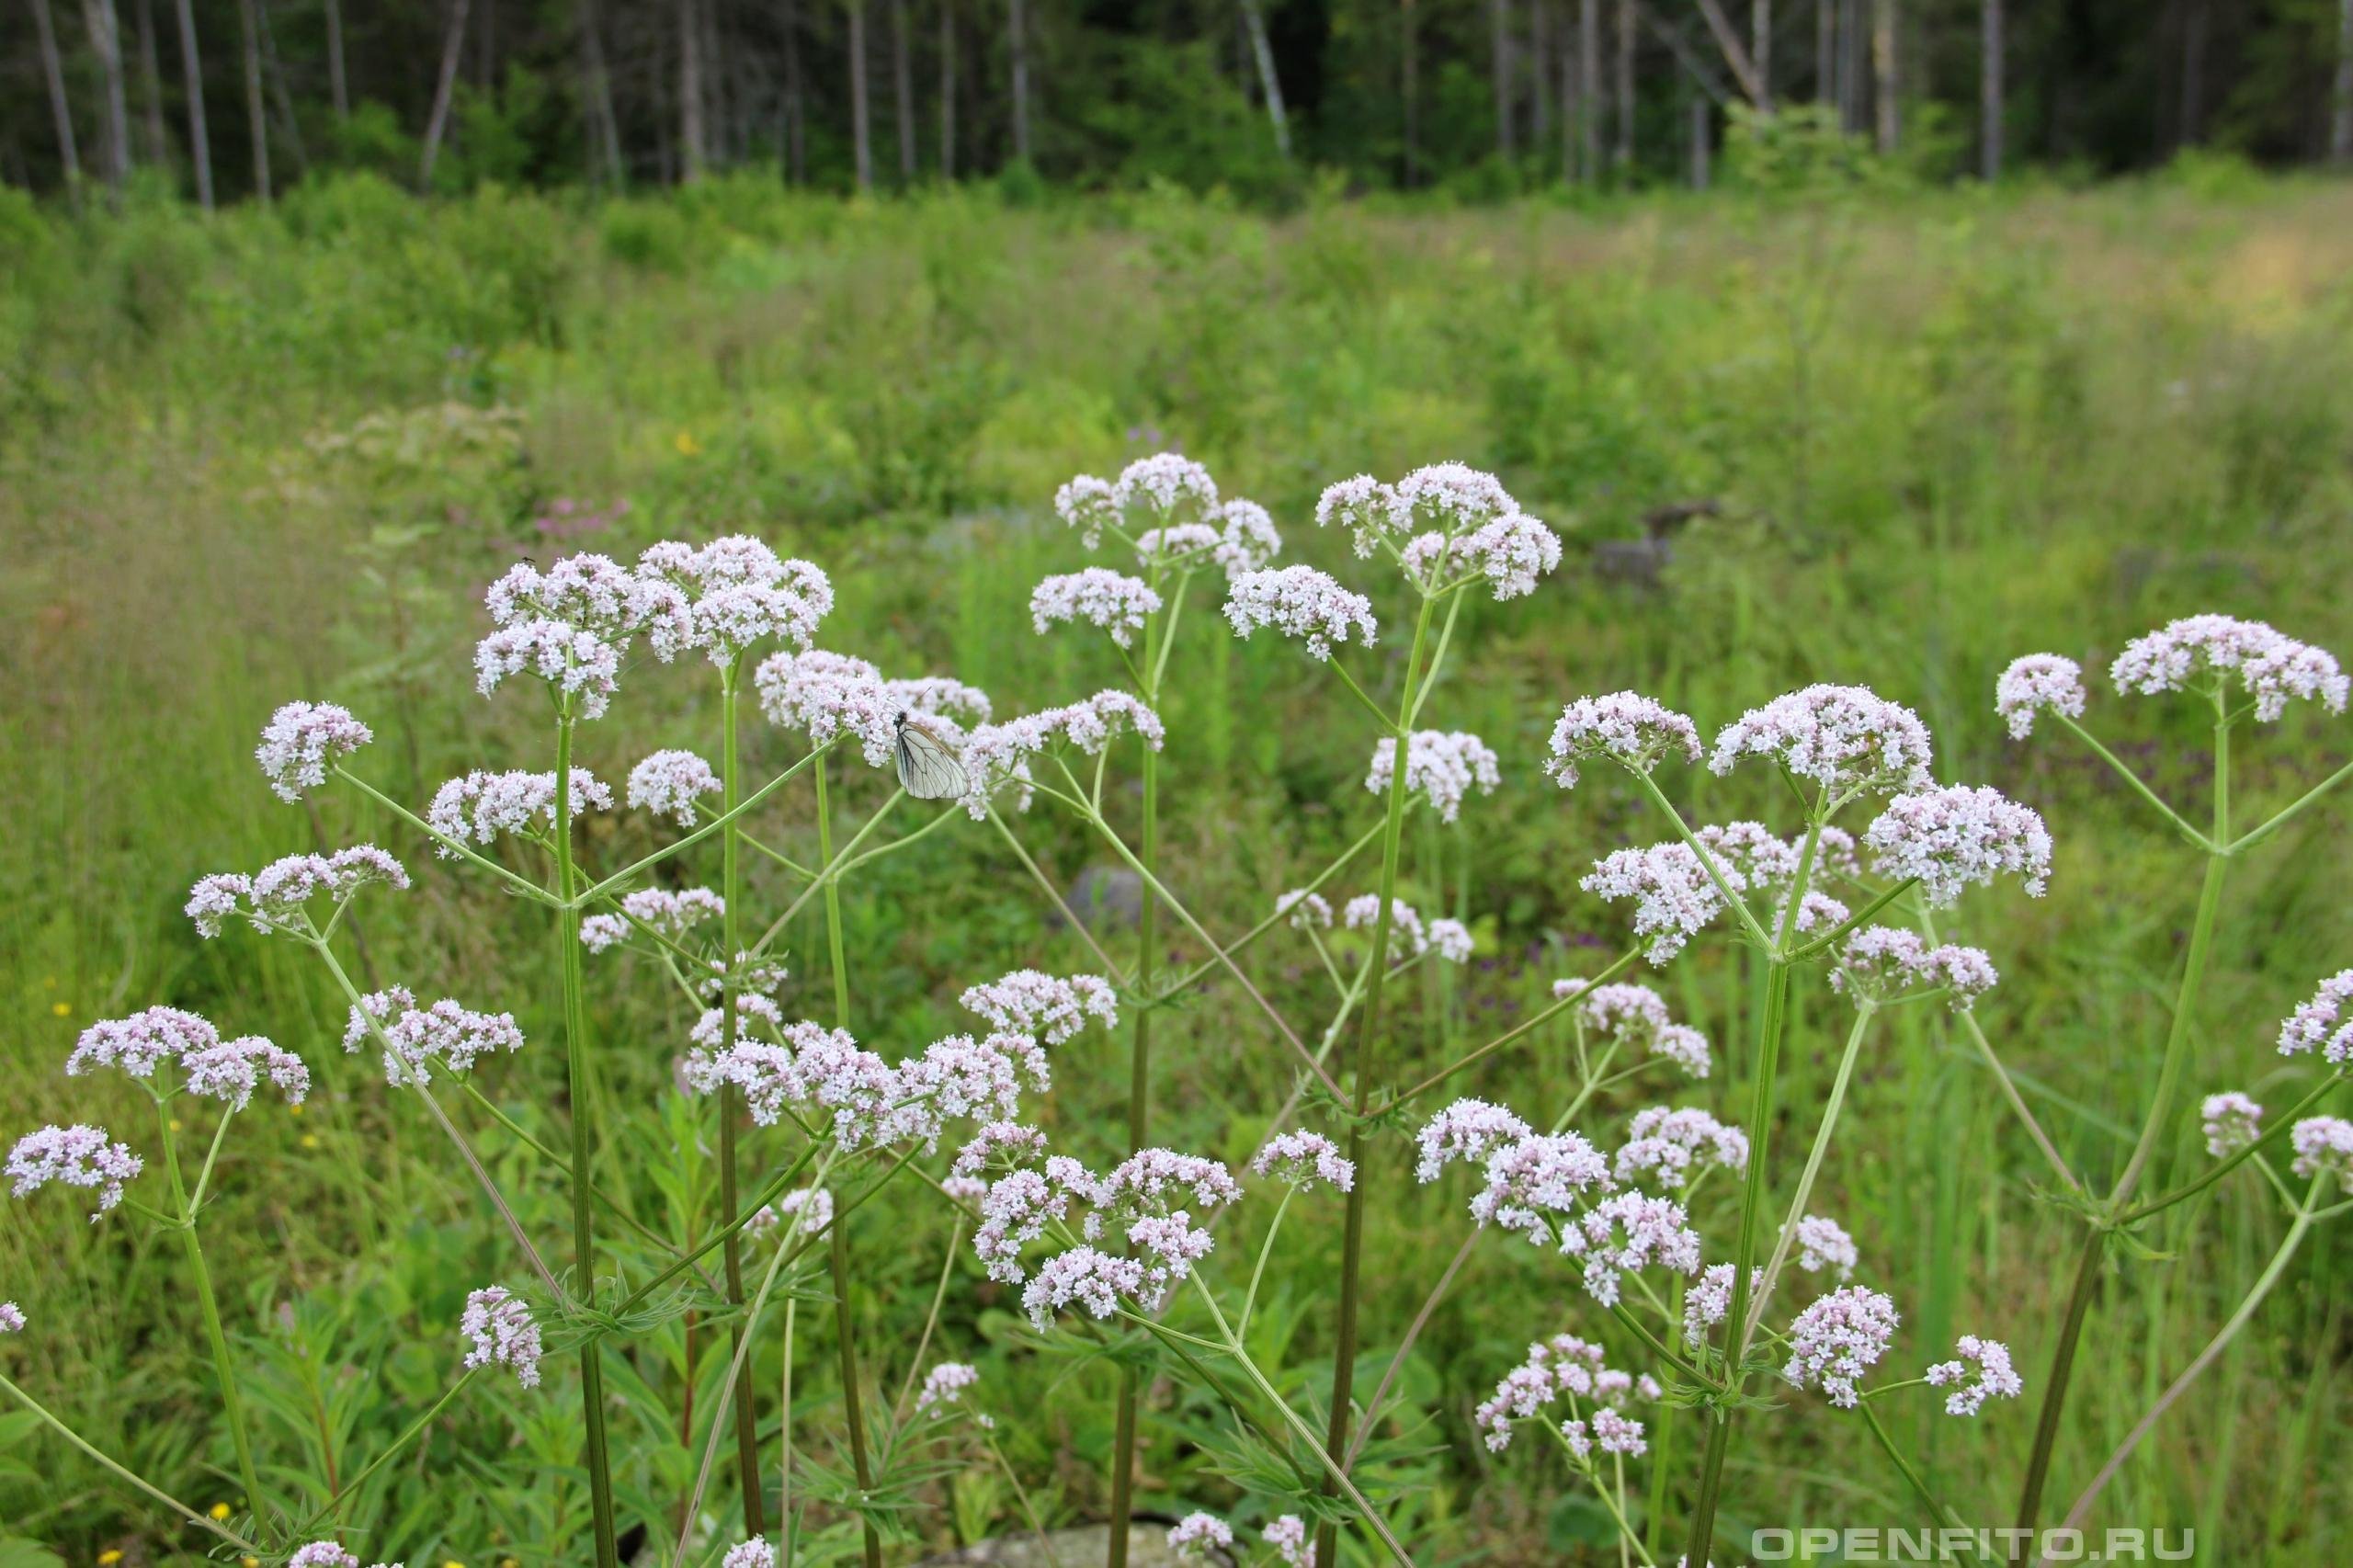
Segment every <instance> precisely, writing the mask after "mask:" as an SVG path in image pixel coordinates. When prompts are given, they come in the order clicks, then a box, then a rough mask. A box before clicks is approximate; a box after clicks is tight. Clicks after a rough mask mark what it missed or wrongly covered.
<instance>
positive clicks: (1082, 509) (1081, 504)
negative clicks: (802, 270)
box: [1054, 452, 1218, 550]
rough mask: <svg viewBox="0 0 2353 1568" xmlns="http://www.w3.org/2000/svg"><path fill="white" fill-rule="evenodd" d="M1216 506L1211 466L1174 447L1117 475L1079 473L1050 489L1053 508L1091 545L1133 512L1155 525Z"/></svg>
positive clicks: (1209, 512)
mask: <svg viewBox="0 0 2353 1568" xmlns="http://www.w3.org/2000/svg"><path fill="white" fill-rule="evenodd" d="M1217 511H1218V497H1217V481H1215V480H1214V479H1211V477H1210V471H1209V470H1207V469H1205V468H1203V467H1202V466H1201V465H1200V464H1199V463H1197V462H1195V461H1193V460H1191V459H1190V458H1188V457H1185V456H1183V455H1182V454H1180V453H1177V452H1154V454H1152V455H1151V456H1150V457H1144V458H1138V459H1137V460H1135V461H1133V462H1131V463H1130V464H1129V465H1128V466H1127V467H1126V468H1124V469H1121V470H1120V477H1119V478H1118V479H1116V480H1104V479H1098V478H1097V477H1096V476H1095V475H1093V474H1091V473H1082V474H1078V475H1076V476H1075V477H1074V478H1072V479H1070V480H1068V481H1066V482H1065V483H1063V486H1062V487H1061V488H1060V489H1058V490H1056V491H1055V492H1054V512H1055V514H1056V515H1057V516H1058V517H1061V518H1062V520H1063V523H1064V524H1065V525H1067V526H1068V527H1071V528H1076V529H1078V530H1079V540H1080V542H1081V543H1083V544H1085V545H1086V548H1087V549H1089V550H1093V549H1094V548H1095V547H1096V546H1097V545H1098V544H1100V543H1102V542H1103V530H1104V529H1105V528H1112V529H1115V530H1116V529H1118V528H1119V527H1120V522H1121V519H1122V518H1124V517H1128V516H1130V515H1131V514H1134V515H1141V516H1142V517H1150V518H1152V519H1154V521H1155V523H1156V525H1157V529H1167V528H1172V527H1180V526H1183V525H1184V524H1186V523H1187V522H1188V521H1191V522H1195V523H1199V522H1201V521H1204V520H1206V519H1208V518H1211V517H1214V516H1215V515H1216V514H1217Z"/></svg>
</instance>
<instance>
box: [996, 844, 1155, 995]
mask: <svg viewBox="0 0 2353 1568" xmlns="http://www.w3.org/2000/svg"><path fill="white" fill-rule="evenodd" d="M989 824H990V825H991V826H993V827H995V829H996V831H997V834H998V836H1000V837H1002V838H1003V839H1004V840H1005V842H1006V847H1007V848H1009V849H1011V850H1012V851H1013V854H1014V858H1016V859H1017V860H1019V861H1020V862H1021V867H1022V869H1024V870H1026V871H1028V872H1029V880H1030V881H1034V882H1036V883H1037V884H1038V887H1039V890H1040V892H1043V893H1044V894H1045V895H1046V896H1047V897H1048V898H1049V899H1051V900H1052V901H1053V905H1054V908H1055V909H1056V910H1057V911H1058V912H1059V913H1060V914H1061V915H1062V917H1063V925H1065V926H1069V927H1070V928H1071V929H1072V930H1073V931H1075V932H1076V933H1078V939H1079V940H1080V941H1082V942H1085V943H1086V946H1087V949H1088V950H1089V951H1090V952H1092V953H1093V954H1094V955H1095V961H1096V962H1097V963H1099V964H1101V965H1102V966H1103V972H1104V973H1105V974H1106V975H1108V977H1109V978H1110V981H1111V983H1112V984H1113V985H1116V986H1119V987H1120V988H1121V989H1123V990H1124V989H1126V987H1127V983H1128V982H1127V977H1126V975H1125V974H1124V973H1123V972H1122V971H1120V966H1119V965H1118V964H1116V963H1114V962H1112V961H1111V955H1110V954H1108V953H1107V952H1105V951H1104V950H1103V944H1102V943H1100V942H1097V940H1096V939H1095V933H1094V932H1093V931H1091V930H1089V929H1087V926H1086V921H1084V920H1081V919H1080V918H1079V917H1078V912H1077V911H1076V910H1074V909H1073V908H1071V906H1070V903H1069V901H1068V900H1066V899H1064V898H1063V894H1062V890H1061V889H1060V888H1058V887H1056V886H1054V883H1053V880H1052V879H1051V878H1050V877H1048V876H1047V875H1046V873H1045V872H1044V871H1043V870H1041V869H1039V865H1038V862H1037V861H1035V860H1033V859H1031V858H1030V857H1029V850H1027V849H1025V848H1023V847H1022V846H1021V840H1020V839H1018V838H1017V837H1015V836H1014V833H1013V829H1012V828H1010V827H1008V826H1006V821H1005V819H1004V818H1003V817H1001V816H999V815H997V813H996V812H994V811H992V812H989Z"/></svg>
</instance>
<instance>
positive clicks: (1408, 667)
mask: <svg viewBox="0 0 2353 1568" xmlns="http://www.w3.org/2000/svg"><path fill="white" fill-rule="evenodd" d="M1430 608H1431V602H1430V601H1429V600H1428V599H1427V598H1426V599H1424V600H1423V601H1422V607H1421V610H1420V613H1418V614H1417V615H1416V616H1415V618H1414V642H1413V646H1412V647H1411V648H1410V649H1408V650H1407V652H1406V654H1405V684H1404V691H1403V693H1402V694H1401V697H1400V699H1399V702H1398V710H1397V717H1396V719H1394V720H1393V721H1392V722H1391V725H1390V731H1389V733H1390V735H1391V737H1392V741H1393V743H1394V744H1395V747H1396V752H1395V756H1393V757H1392V762H1393V763H1394V765H1395V766H1393V767H1391V768H1390V770H1389V805H1388V812H1387V815H1386V816H1385V817H1384V818H1383V819H1382V823H1381V881H1380V888H1379V892H1378V894H1377V896H1378V898H1379V899H1380V907H1379V908H1378V910H1377V911H1376V912H1375V913H1374V915H1373V921H1372V959H1371V964H1372V975H1371V980H1370V983H1369V984H1368V985H1367V986H1366V988H1365V999H1364V1006H1362V1007H1361V1008H1360V1009H1359V1010H1358V1014H1357V1038H1356V1050H1355V1061H1354V1063H1353V1075H1354V1076H1355V1079H1356V1087H1355V1097H1356V1112H1357V1115H1356V1119H1355V1120H1354V1121H1352V1122H1351V1123H1350V1124H1349V1127H1348V1159H1349V1162H1350V1163H1351V1164H1353V1165H1355V1166H1356V1172H1357V1179H1356V1184H1355V1185H1354V1186H1353V1187H1349V1188H1348V1201H1347V1218H1346V1219H1345V1221H1343V1226H1342V1230H1341V1233H1340V1315H1339V1324H1338V1328H1337V1331H1336V1338H1335V1342H1334V1346H1333V1351H1332V1402H1331V1407H1330V1409H1331V1435H1330V1437H1328V1438H1327V1440H1326V1441H1325V1443H1324V1449H1326V1450H1327V1451H1328V1452H1330V1453H1335V1454H1338V1453H1345V1452H1347V1447H1348V1423H1349V1420H1350V1417H1351V1416H1352V1415H1354V1414H1355V1412H1354V1408H1353V1406H1352V1404H1351V1403H1350V1401H1351V1396H1352V1394H1353V1392H1354V1388H1355V1383H1356V1361H1357V1312H1358V1295H1359V1293H1360V1291H1359V1286H1360V1279H1359V1275H1360V1273H1361V1271H1362V1267H1363V1258H1364V1214H1365V1193H1366V1190H1367V1189H1368V1188H1370V1187H1371V1186H1372V1169H1371V1165H1370V1162H1369V1161H1368V1160H1367V1159H1366V1157H1365V1121H1364V1113H1365V1111H1366V1110H1367V1109H1368V1108H1370V1104H1371V1096H1372V1075H1373V1067H1374V1062H1373V1054H1372V1052H1373V1044H1374V1041H1375V1039H1376V1038H1377V1037H1378V1035H1379V1034H1380V1032H1381V1000H1382V995H1383V992H1384V990H1385V986H1384V982H1385V981H1386V980H1387V979H1388V954H1389V926H1390V908H1391V905H1392V904H1393V903H1395V902H1396V898H1397V861H1398V856H1399V849H1400V844H1401V841H1402V840H1403V839H1404V828H1405V777H1406V774H1407V772H1408V771H1409V770H1408V768H1407V767H1406V766H1405V763H1406V756H1407V752H1408V750H1409V737H1410V733H1411V732H1410V731H1409V730H1408V729H1407V727H1406V724H1405V720H1406V718H1407V716H1409V715H1410V714H1411V713H1412V712H1413V711H1414V694H1415V673H1416V672H1417V671H1418V670H1419V668H1420V666H1421V662H1422V649H1423V645H1424V643H1425V642H1426V641H1427V638H1428V636H1429V629H1430ZM1318 1070H1319V1072H1320V1071H1321V1069H1320V1067H1319V1069H1318ZM1283 1408H1284V1411H1285V1413H1286V1414H1289V1412H1290V1406H1289V1405H1285V1406H1284V1407H1283ZM1335 1479H1336V1480H1337V1481H1338V1482H1339V1483H1341V1484H1343V1485H1346V1484H1347V1476H1346V1474H1345V1473H1342V1474H1338V1475H1336V1477H1335ZM1324 1494H1325V1495H1326V1496H1329V1495H1331V1494H1332V1483H1331V1482H1328V1481H1327V1482H1326V1483H1324ZM1375 1522H1376V1523H1377V1522H1378V1521H1377V1520H1376V1521H1375ZM1338 1541H1339V1531H1338V1529H1337V1528H1336V1527H1335V1526H1334V1525H1332V1524H1330V1523H1328V1522H1325V1523H1319V1524H1318V1525H1317V1526H1316V1529H1315V1561H1317V1562H1338V1561H1339V1558H1338V1556H1337V1555H1336V1552H1337V1549H1338Z"/></svg>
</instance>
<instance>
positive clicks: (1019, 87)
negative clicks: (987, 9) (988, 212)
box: [1005, 0, 1029, 164]
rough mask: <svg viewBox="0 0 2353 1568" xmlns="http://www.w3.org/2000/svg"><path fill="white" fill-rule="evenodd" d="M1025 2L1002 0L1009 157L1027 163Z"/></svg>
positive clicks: (1027, 25) (1027, 58) (1027, 85)
mask: <svg viewBox="0 0 2353 1568" xmlns="http://www.w3.org/2000/svg"><path fill="white" fill-rule="evenodd" d="M1025 10H1026V6H1025V0H1006V10H1005V29H1006V40H1005V41H1006V53H1007V54H1008V55H1009V56H1011V58H1012V62H1013V155H1014V156H1015V157H1017V158H1018V159H1020V160H1021V161H1022V162H1023V163H1025V164H1026V163H1028V162H1029V17H1028V16H1027V15H1026V14H1025Z"/></svg>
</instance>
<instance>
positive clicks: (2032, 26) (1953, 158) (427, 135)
mask: <svg viewBox="0 0 2353 1568" xmlns="http://www.w3.org/2000/svg"><path fill="white" fill-rule="evenodd" d="M0 82H5V84H6V91H5V92H0V179H5V180H6V182H7V183H9V184H12V185H16V186H18V187H27V188H30V189H33V190H36V191H40V192H71V193H73V194H74V196H75V197H76V198H77V199H78V197H79V195H80V193H81V192H82V190H83V189H84V188H85V187H91V186H99V187H121V186H123V185H125V184H127V183H130V182H132V181H134V180H142V179H143V180H145V181H147V182H148V183H150V184H155V185H161V186H163V187H165V188H168V189H170V190H172V191H175V192H176V193H178V194H180V195H183V196H185V197H187V198H188V199H193V200H197V201H199V202H201V203H202V204H203V205H205V206H207V207H210V206H212V205H215V204H217V203H220V202H225V201H230V200H235V199H248V198H255V197H258V198H261V199H268V198H270V197H271V196H272V195H274V194H282V193H283V192H284V191H285V190H286V189H287V188H288V187H290V186H292V185H294V184H297V183H299V182H301V180H302V179H304V178H305V177H307V176H310V175H311V174H313V173H314V172H319V171H323V170H343V171H351V170H364V171H368V172H371V173H374V174H377V175H381V176H386V177H389V178H392V179H395V180H397V181H399V182H400V183H402V184H404V185H408V186H411V187H417V188H423V189H428V190H435V189H438V190H455V189H465V188H471V187H476V186H480V185H483V184H499V185H505V186H526V185H528V186H540V187H545V186H554V185H563V184H572V183H594V184H597V185H600V186H604V187H621V186H645V185H655V184H659V185H671V184H679V183H688V182H692V181H694V180H697V179H699V178H701V177H704V176H708V175H709V174H710V173H711V172H713V171H717V170H722V169H727V168H738V167H759V168H763V169H766V170H767V171H770V172H771V173H773V174H774V175H775V176H776V177H778V178H780V179H782V180H785V181H788V182H790V183H791V184H794V185H801V186H807V187H814V188H818V189H830V190H835V191H846V190H849V189H852V188H881V189H887V188H893V187H911V186H915V185H918V184H924V183H931V182H938V181H942V180H968V179H972V178H976V177H989V178H996V179H1001V180H1006V181H1009V182H1011V183H1012V185H1013V186H1014V187H1016V188H1017V189H1019V188H1026V187H1029V186H1032V185H1037V184H1041V183H1051V184H1053V185H1064V186H1073V187H1086V188H1100V187H1133V186H1136V185H1140V184H1142V183H1144V182H1146V181H1148V180H1151V179H1154V178H1159V179H1165V180H1172V181H1175V182H1176V183H1179V184H1182V185H1184V186H1187V187H1191V188H1193V189H1196V190H1204V189H1208V188H1210V187H1225V188H1227V189H1229V190H1232V191H1233V192H1235V193H1236V194H1238V195H1241V196H1243V197H1245V199H1252V200H1256V201H1265V202H1273V203H1277V204H1280V203H1284V202H1287V201H1290V200H1292V199H1296V198H1297V197H1298V196H1299V195H1300V194H1301V193H1302V192H1303V191H1304V190H1306V189H1307V188H1308V187H1310V186H1311V185H1312V184H1313V183H1315V182H1316V181H1318V180H1321V181H1324V182H1325V183H1329V184H1335V185H1337V186H1338V187H1341V188H1343V189H1381V188H1416V189H1419V188H1431V189H1437V190H1439V191H1443V192H1447V193H1450V194H1452V195H1454V196H1457V197H1459V198H1461V199H1498V198H1503V197H1507V196H1510V195H1514V194H1519V193H1523V192H1526V191H1529V190H1532V189H1538V188H1541V187H1547V186H1558V185H1584V186H1608V187H1620V188H1622V187H1630V186H1643V185H1661V184H1670V183H1687V184H1693V185H1700V186H1704V185H1707V184H1708V183H1710V181H1711V177H1715V176H1716V172H1717V171H1716V168H1715V161H1716V154H1717V153H1719V152H1720V151H1721V149H1722V146H1723V144H1724V142H1725V140H1726V138H1727V136H1728V135H1729V134H1731V133H1732V132H1733V131H1735V130H1736V129H1737V128H1738V126H1739V125H1740V124H1742V123H1745V122H1761V123H1766V124H1772V123H1777V122H1782V121H1786V122H1788V123H1791V124H1794V125H1796V126H1798V127H1800V128H1802V130H1804V131H1806V132H1807V133H1808V134H1809V135H1811V136H1813V137H1815V138H1817V139H1821V138H1836V139H1839V140H1841V141H1843V142H1845V143H1846V144H1847V145H1848V146H1849V147H1850V148H1851V149H1852V151H1853V153H1855V154H1856V155H1857V156H1858V157H1860V156H1862V155H1865V154H1867V153H1876V154H1877V155H1878V156H1880V157H1881V158H1882V159H1884V160H1887V161H1888V162H1890V163H1891V164H1893V165H1896V166H1898V167H1900V168H1901V169H1902V170H1904V171H1905V172H1907V173H1909V174H1912V175H1915V176H1921V177H1926V178H1930V179H1942V178H1952V177H1960V176H1981V177H1995V176H1999V175H2001V174H2002V173H2004V172H2005V171H2006V170H2016V169H2018V168H2020V167H2033V168H2038V169H2044V170H2049V171H2052V172H2053V173H2054V174H2056V175H2058V176H2061V177H2064V178H2068V179H2071V180H2072V179H2077V178H2092V177H2097V176H2104V175H2110V174H2115V173H2119V172H2125V171H2131V170H2135V169H2141V168H2146V167H2149V166H2153V165H2159V164H2162V163H2165V162H2166V161H2168V160H2170V159H2171V158H2173V157H2175V156H2176V155H2177V154H2178V153H2181V152H2183V151H2184V150H2185V149H2192V148H2198V149H2211V150H2213V151H2217V152H2221V153H2230V154H2234V155H2236V156H2239V157H2243V158H2245V159H2248V160H2251V161H2253V162H2256V163H2259V164H2264V165H2298V164H2312V163H2317V162H2321V161H2324V160H2325V161H2334V162H2336V163H2346V162H2348V161H2353V0H2051V3H2047V4H2043V5H2038V6H2015V7H2013V6H2008V5H2006V0H10V3H9V4H7V5H6V6H0Z"/></svg>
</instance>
